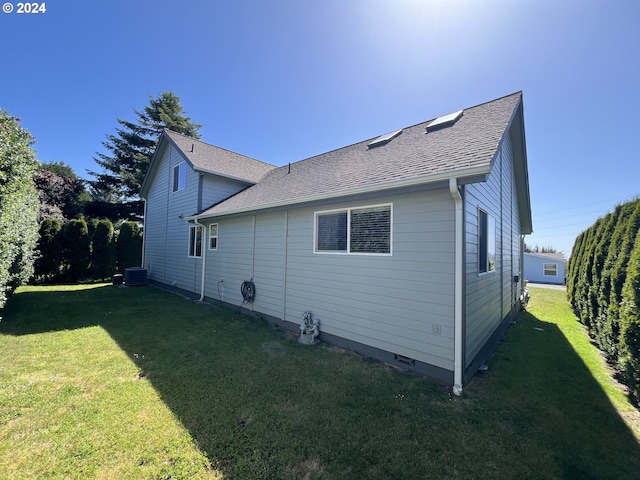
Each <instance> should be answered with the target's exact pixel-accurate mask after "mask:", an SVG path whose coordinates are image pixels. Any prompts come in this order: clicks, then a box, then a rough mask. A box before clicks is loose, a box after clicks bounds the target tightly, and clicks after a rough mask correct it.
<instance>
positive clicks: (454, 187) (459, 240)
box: [449, 178, 464, 396]
mask: <svg viewBox="0 0 640 480" xmlns="http://www.w3.org/2000/svg"><path fill="white" fill-rule="evenodd" d="M449 191H450V192H451V196H452V197H453V201H454V203H455V208H456V214H455V263H454V307H453V309H454V313H453V315H454V329H453V336H454V347H453V357H454V358H453V394H454V395H456V396H460V395H461V394H462V371H463V361H462V345H463V337H462V307H463V303H462V301H463V298H462V290H463V288H462V287H463V285H464V284H463V278H464V263H463V258H462V253H463V252H462V250H463V246H464V245H463V242H464V217H463V215H464V211H463V205H462V196H461V195H460V190H458V181H457V179H455V178H450V179H449Z"/></svg>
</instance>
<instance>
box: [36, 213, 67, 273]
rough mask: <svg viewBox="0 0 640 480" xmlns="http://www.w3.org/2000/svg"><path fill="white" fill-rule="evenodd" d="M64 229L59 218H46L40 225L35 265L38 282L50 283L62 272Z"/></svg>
mask: <svg viewBox="0 0 640 480" xmlns="http://www.w3.org/2000/svg"><path fill="white" fill-rule="evenodd" d="M61 230H62V227H61V226H60V222H59V221H58V219H57V218H45V219H44V220H43V221H42V223H40V239H39V240H38V258H37V259H36V263H35V272H34V275H35V278H36V280H37V281H43V282H49V281H51V280H54V279H57V278H58V277H59V276H60V273H61V271H62V255H61V252H62V241H61V235H60V232H61Z"/></svg>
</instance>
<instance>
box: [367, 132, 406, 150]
mask: <svg viewBox="0 0 640 480" xmlns="http://www.w3.org/2000/svg"><path fill="white" fill-rule="evenodd" d="M401 133H402V129H400V130H396V131H395V132H391V133H386V134H384V135H380V136H379V137H378V138H376V139H375V140H373V141H372V142H370V143H368V144H367V146H368V147H369V148H374V147H380V146H382V145H386V144H387V143H389V142H390V141H391V140H393V139H394V138H396V137H397V136H398V135H400V134H401Z"/></svg>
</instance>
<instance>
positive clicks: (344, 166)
mask: <svg viewBox="0 0 640 480" xmlns="http://www.w3.org/2000/svg"><path fill="white" fill-rule="evenodd" d="M282 140H283V141H286V135H284V136H283V138H282ZM140 196H141V197H142V198H143V199H144V200H145V227H144V247H143V267H144V268H146V269H147V271H148V278H149V280H150V281H151V282H156V283H161V284H164V285H168V286H173V287H174V288H177V289H180V290H182V291H184V292H190V293H191V294H194V295H196V298H197V297H198V296H199V297H200V298H201V299H206V300H208V301H218V302H222V303H224V304H229V305H234V306H238V307H241V308H244V309H245V311H248V312H251V313H254V314H256V315H259V316H260V317H261V318H264V319H266V320H268V321H270V322H273V323H276V324H278V325H281V326H283V327H285V328H290V329H292V330H295V331H298V328H299V325H300V323H301V321H302V317H303V314H304V312H306V311H310V312H312V315H313V318H314V319H315V320H318V321H319V322H320V332H321V333H320V340H322V341H325V342H330V343H333V344H335V345H338V346H341V347H344V348H349V349H352V350H355V351H359V352H361V353H364V354H366V355H368V356H370V357H373V358H376V359H378V360H381V361H383V362H386V363H389V364H392V365H396V366H398V367H401V368H405V369H408V370H412V371H416V372H418V373H421V374H424V375H427V376H430V377H433V378H436V379H438V380H440V381H443V382H447V383H449V384H450V385H453V387H454V388H453V389H454V392H455V393H460V392H461V390H462V385H463V383H466V382H467V381H468V380H469V379H470V378H471V377H472V376H473V375H474V373H475V372H476V371H477V369H478V366H479V365H481V364H482V363H484V362H485V360H486V359H487V357H488V356H489V354H490V352H491V351H492V350H493V348H494V347H495V346H496V345H497V344H498V342H499V341H500V339H501V337H502V335H503V334H504V331H505V330H506V329H507V327H508V325H509V324H510V322H511V320H512V319H513V318H514V317H515V316H516V315H517V313H518V311H519V310H520V297H521V294H522V293H523V290H524V282H523V279H524V276H523V257H522V252H523V248H524V235H526V234H529V233H531V232H532V222H531V207H530V197H529V179H528V169H527V153H526V142H525V131H524V110H523V101H522V93H521V92H517V93H514V94H511V95H508V96H505V97H502V98H499V99H496V100H493V101H490V102H486V103H483V104H480V105H476V106H474V107H470V108H467V109H465V110H459V111H457V112H455V113H453V114H449V115H443V116H441V117H437V118H435V119H431V120H428V121H425V122H422V123H419V124H417V125H413V126H410V127H406V128H403V129H399V130H396V131H394V132H391V133H389V134H386V135H382V136H379V137H374V138H371V139H368V140H364V141H362V142H358V143H355V144H353V145H350V146H347V147H344V148H340V149H337V150H333V151H331V152H327V153H324V154H321V155H317V156H314V157H312V158H308V159H306V160H301V161H298V162H295V163H291V164H288V165H285V166H283V167H275V166H273V165H269V164H266V163H263V162H260V161H258V160H254V159H251V158H248V157H245V156H243V155H239V154H236V153H233V152H229V151H227V150H224V149H221V148H218V147H215V146H213V145H209V144H206V143H204V142H201V141H199V140H194V139H191V138H188V137H184V136H182V135H178V134H176V133H174V132H170V131H165V132H164V134H163V135H162V137H161V138H160V141H159V144H158V147H157V149H156V152H155V154H154V156H153V158H152V161H151V164H150V167H149V171H148V173H147V176H146V178H145V181H144V183H143V186H142V191H141V194H140ZM247 281H250V282H252V285H254V286H255V289H252V290H251V291H252V293H253V294H254V296H252V298H251V300H250V301H247V298H246V297H245V296H244V295H243V292H241V285H243V284H245V282H247ZM245 285H247V284H245ZM244 293H247V290H246V289H245V291H244Z"/></svg>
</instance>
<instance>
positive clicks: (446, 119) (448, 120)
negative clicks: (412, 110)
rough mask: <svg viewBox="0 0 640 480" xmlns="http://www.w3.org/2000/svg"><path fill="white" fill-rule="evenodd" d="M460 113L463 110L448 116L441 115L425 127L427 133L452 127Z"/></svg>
mask: <svg viewBox="0 0 640 480" xmlns="http://www.w3.org/2000/svg"><path fill="white" fill-rule="evenodd" d="M462 112H463V110H458V111H457V112H453V113H450V114H449V115H443V116H441V117H438V118H436V119H435V120H434V121H433V122H431V123H430V124H429V125H427V133H429V132H432V131H433V130H439V129H440V128H444V127H449V126H451V125H453V124H454V123H456V122H457V121H458V119H459V118H460V117H461V116H462Z"/></svg>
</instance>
